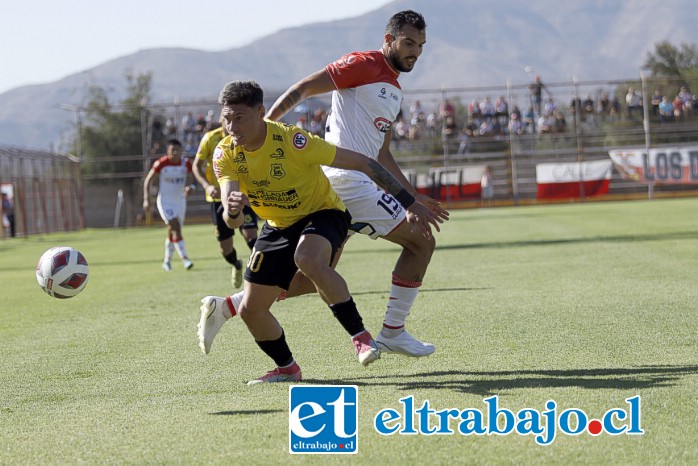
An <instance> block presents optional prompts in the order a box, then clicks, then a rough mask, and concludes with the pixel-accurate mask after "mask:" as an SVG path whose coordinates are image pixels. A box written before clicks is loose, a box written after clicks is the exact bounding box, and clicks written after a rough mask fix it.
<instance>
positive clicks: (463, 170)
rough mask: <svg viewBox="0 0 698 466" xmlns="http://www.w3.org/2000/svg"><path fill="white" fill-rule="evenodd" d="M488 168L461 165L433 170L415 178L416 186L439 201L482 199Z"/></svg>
mask: <svg viewBox="0 0 698 466" xmlns="http://www.w3.org/2000/svg"><path fill="white" fill-rule="evenodd" d="M486 167H487V166H486V165H460V166H453V167H440V168H431V169H429V173H428V174H419V175H416V176H415V184H414V186H415V188H416V189H417V192H419V193H421V194H426V195H428V196H431V197H433V198H434V199H436V200H439V201H445V200H450V201H458V200H473V199H480V196H481V184H480V183H481V179H482V174H483V173H484V172H485V168H486ZM408 179H410V178H408Z"/></svg>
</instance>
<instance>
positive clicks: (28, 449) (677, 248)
mask: <svg viewBox="0 0 698 466" xmlns="http://www.w3.org/2000/svg"><path fill="white" fill-rule="evenodd" d="M697 211H698V199H677V200H655V201H635V202H625V203H586V204H568V205H550V206H529V207H518V208H517V207H512V208H495V209H476V210H465V211H456V212H453V215H452V219H451V220H450V222H448V223H447V224H446V225H444V227H443V231H442V232H441V233H440V234H439V235H438V237H437V242H438V246H437V250H436V252H435V254H434V257H433V260H432V264H431V267H430V269H429V272H428V274H427V277H426V279H425V281H424V286H423V287H422V292H421V293H420V295H419V297H418V299H417V302H416V304H415V307H414V309H413V311H412V315H411V316H410V318H409V321H408V327H409V329H410V330H411V331H412V333H413V334H414V335H416V336H418V337H419V338H421V339H423V340H426V341H430V342H434V343H435V344H436V346H437V350H436V353H435V354H434V355H432V356H431V357H428V358H423V359H410V358H404V357H400V356H394V355H385V356H384V357H383V358H381V359H380V360H379V361H377V362H376V363H374V364H372V365H371V366H369V367H368V368H365V367H362V366H361V365H360V364H359V363H358V362H357V361H356V359H355V357H354V356H353V354H352V351H351V344H350V341H349V339H348V337H347V336H346V334H345V333H344V331H343V330H342V329H341V327H340V325H339V324H338V323H337V322H336V321H335V320H334V318H333V317H332V315H331V313H330V311H329V309H328V308H327V307H326V306H325V305H324V304H323V303H322V302H321V300H320V298H319V297H318V296H317V295H313V296H304V297H299V298H294V299H289V300H286V301H284V302H281V303H277V304H276V305H275V306H274V308H273V310H274V312H275V315H276V316H277V318H278V319H279V320H280V321H281V323H282V325H283V326H284V328H285V331H286V334H287V339H288V341H289V344H290V345H291V349H292V350H293V352H294V356H295V357H296V359H297V360H298V362H299V363H300V364H301V366H302V368H303V374H304V377H305V383H313V384H326V383H337V384H354V385H358V387H359V452H358V454H356V455H343V456H324V455H323V456H310V455H290V454H289V452H288V385H287V384H271V385H266V386H255V387H247V386H246V385H245V382H246V381H247V380H249V379H251V378H255V377H257V376H259V375H261V374H263V373H264V372H266V371H267V370H270V369H271V368H272V363H271V361H270V360H269V359H268V358H267V357H266V356H264V355H263V354H262V353H261V351H260V350H259V349H258V348H257V346H256V345H255V344H254V342H253V340H252V338H251V337H250V335H249V333H248V332H247V330H246V329H245V327H244V325H243V323H242V321H241V320H239V319H236V320H233V321H231V322H229V323H227V324H226V326H224V327H223V329H222V331H221V333H220V334H219V336H218V338H217V340H216V342H215V344H214V346H213V349H212V352H211V354H210V355H208V356H203V355H202V354H201V353H200V352H199V349H198V346H197V342H196V337H195V332H196V323H197V320H198V316H199V310H198V307H199V300H200V299H201V297H203V296H205V295H208V294H218V295H225V294H226V293H229V292H230V284H229V279H230V276H229V268H228V266H227V265H226V264H225V262H224V261H223V259H222V258H221V257H220V255H219V253H218V250H217V244H216V242H215V239H214V237H213V232H212V227H211V226H209V225H187V226H185V228H184V236H185V238H186V241H187V247H188V249H189V253H190V256H191V258H192V259H193V261H194V263H195V267H194V269H193V270H191V271H189V272H187V271H185V270H184V269H183V268H182V266H181V264H180V263H179V262H174V263H173V266H174V271H173V272H172V273H170V274H166V273H164V272H163V271H161V270H160V263H161V260H162V250H163V242H164V228H162V227H157V228H155V227H153V228H140V229H129V230H88V231H84V232H79V233H65V234H53V235H46V236H38V237H31V238H28V239H13V240H4V241H0V259H1V260H0V289H1V290H2V291H1V294H0V303H1V305H0V464H77V463H87V464H192V465H193V464H197V465H200V464H296V463H298V464H306V463H308V464H327V463H339V462H340V461H342V462H348V463H352V464H398V463H400V464H405V465H407V464H576V463H592V464H602V463H603V464H657V463H664V464H691V463H693V464H695V463H696V462H697V461H698V442H697V441H696V439H698V402H697V401H696V400H697V399H698V397H697V396H696V392H697V389H698V313H697V312H698V286H697V285H696V277H698V217H696V212H697ZM235 244H236V246H237V247H238V250H239V251H242V253H243V256H244V257H245V258H246V257H247V255H248V252H249V251H247V248H246V247H245V245H244V243H243V242H242V241H241V239H240V236H239V235H236V237H235ZM57 245H69V246H73V247H75V248H77V249H79V250H80V251H82V252H83V253H84V255H85V256H86V258H87V260H88V261H89V264H90V278H89V283H88V285H87V288H86V289H85V291H83V293H82V294H80V295H79V296H77V297H76V298H73V299H69V300H57V299H53V298H50V297H49V296H48V295H46V294H44V293H43V292H42V291H41V290H40V289H39V287H38V286H37V284H36V280H35V278H34V266H35V264H36V261H37V259H38V258H39V256H40V255H41V254H42V253H43V251H45V250H46V249H48V248H49V247H51V246H57ZM398 251H399V250H398V249H397V248H396V247H395V246H393V245H391V244H389V243H388V242H385V241H370V240H369V239H367V238H365V237H359V238H354V239H352V240H351V241H350V242H349V244H348V246H347V249H346V251H345V254H344V256H343V257H342V260H341V261H340V264H339V267H338V269H339V270H340V272H341V273H342V274H343V275H344V277H345V278H346V280H347V282H348V284H349V287H350V289H351V290H352V293H353V296H354V299H355V301H356V302H357V304H358V306H359V310H360V311H361V313H362V314H363V317H364V321H365V323H366V324H367V327H368V328H369V330H371V331H372V332H374V333H376V332H377V331H378V330H379V328H380V324H381V322H382V317H383V313H384V307H385V303H386V300H387V297H388V295H387V293H388V289H389V278H390V272H391V271H392V266H393V264H394V262H395V259H396V258H397V254H398ZM409 395H412V396H414V398H415V403H420V404H421V402H422V401H423V400H429V402H430V404H431V406H432V407H433V408H436V409H444V408H456V409H466V408H478V409H481V410H484V404H483V398H486V397H488V396H491V395H499V402H500V406H502V407H507V408H509V409H512V410H514V411H517V410H519V409H522V408H535V409H537V410H540V411H542V410H544V409H545V408H544V403H545V402H546V401H547V400H549V399H554V400H555V401H556V402H557V403H558V405H559V407H560V408H561V409H564V408H570V407H576V408H580V409H583V410H584V411H585V412H586V413H588V414H589V415H590V416H601V415H602V414H603V413H604V412H606V411H607V410H608V409H610V408H616V407H624V406H625V403H624V400H625V399H626V398H629V397H632V396H634V395H640V396H641V398H642V428H643V429H644V430H645V434H644V435H641V436H629V435H619V436H610V435H606V434H602V435H600V436H598V437H593V436H591V435H589V434H587V433H583V434H581V435H579V436H565V435H562V434H559V433H558V436H557V438H556V440H555V442H554V443H553V444H551V445H549V446H539V445H537V444H536V443H535V441H534V439H533V437H532V436H519V435H516V434H510V435H507V436H497V435H492V436H473V435H471V436H464V435H460V434H459V433H458V430H457V423H456V422H455V421H454V422H453V423H452V428H453V429H454V430H455V431H456V433H455V434H454V435H434V436H426V435H413V436H400V435H392V436H381V435H379V434H378V433H377V432H376V431H375V430H374V429H373V418H374V416H375V415H376V414H377V413H378V412H379V411H380V410H381V409H383V408H395V409H397V408H399V407H400V404H399V401H398V400H399V399H400V398H403V397H406V396H409Z"/></svg>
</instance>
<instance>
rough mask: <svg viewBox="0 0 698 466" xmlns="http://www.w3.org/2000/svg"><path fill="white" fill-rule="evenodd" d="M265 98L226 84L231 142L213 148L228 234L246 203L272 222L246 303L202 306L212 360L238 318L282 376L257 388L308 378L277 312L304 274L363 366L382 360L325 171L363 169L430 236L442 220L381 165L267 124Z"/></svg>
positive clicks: (249, 278)
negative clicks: (359, 304) (346, 267)
mask: <svg viewBox="0 0 698 466" xmlns="http://www.w3.org/2000/svg"><path fill="white" fill-rule="evenodd" d="M263 97H264V94H263V91H262V89H261V88H260V87H259V85H258V84H257V83H255V82H252V81H236V82H231V83H228V84H227V85H226V86H225V87H224V88H223V90H222V91H221V94H220V97H219V102H220V104H221V105H222V106H223V109H222V115H223V118H224V123H223V124H224V125H225V126H226V129H227V130H228V133H229V134H230V135H229V136H228V137H226V138H225V139H223V140H222V141H221V142H220V143H219V144H218V147H217V148H216V151H215V153H214V157H213V166H214V171H215V173H216V176H217V177H218V181H219V182H220V186H221V199H222V200H223V207H224V213H223V218H224V219H225V221H226V223H227V224H228V226H229V227H230V228H237V227H238V226H239V225H241V224H242V222H243V218H242V215H241V212H242V209H243V207H244V206H246V205H249V206H251V207H252V209H253V210H254V211H255V212H256V213H257V214H258V215H259V216H260V217H262V218H265V219H266V223H265V224H264V226H263V227H262V230H261V233H260V235H259V238H258V239H257V242H256V243H255V246H254V249H253V251H252V256H251V257H250V260H249V262H248V263H247V268H246V270H245V285H244V297H243V298H242V302H241V303H240V305H239V306H238V307H237V309H236V308H235V306H234V305H233V303H232V300H231V299H230V297H228V298H219V297H215V296H207V297H205V298H204V299H202V306H201V319H200V321H199V326H198V337H199V346H200V347H201V350H202V351H203V352H204V353H206V354H208V352H209V351H210V349H211V344H212V343H213V339H214V338H215V336H216V334H217V333H218V331H219V330H220V328H221V326H222V325H223V324H224V323H225V322H226V320H228V319H230V318H232V317H233V316H235V315H237V314H239V315H240V317H241V318H242V320H243V321H244V322H245V324H246V325H247V328H248V329H249V331H250V333H251V334H252V336H253V337H254V338H255V341H256V342H257V344H258V345H259V347H260V348H261V349H262V351H263V352H264V353H266V354H267V355H268V356H269V357H270V358H271V359H273V360H274V363H275V364H276V368H275V369H274V370H272V371H270V372H268V373H267V374H266V375H264V376H262V377H260V378H258V379H255V380H252V381H250V382H249V384H250V385H252V384H257V383H264V382H283V381H299V380H301V369H300V367H299V366H298V364H297V363H296V361H295V360H294V359H293V356H292V354H291V350H290V348H289V347H288V344H287V343H286V339H285V335H284V331H283V329H282V328H281V325H280V324H279V322H278V321H277V320H276V318H275V317H274V316H273V315H272V314H271V312H270V308H271V306H272V304H273V303H274V301H275V300H276V298H277V296H278V294H279V291H280V290H282V289H287V288H288V285H289V284H290V282H291V280H292V278H293V276H294V275H295V273H296V271H297V270H301V271H302V272H303V273H304V274H305V275H306V276H307V277H308V278H309V279H310V280H311V281H312V282H313V283H314V284H315V286H316V288H317V290H318V292H319V294H320V296H321V297H322V299H323V300H324V301H325V302H326V303H327V305H328V306H329V307H330V309H331V311H332V313H333V314H334V316H335V317H336V318H337V320H338V321H339V323H340V324H341V325H342V326H343V327H344V329H345V330H346V331H347V333H349V335H351V338H352V342H353V344H354V347H355V350H356V355H357V356H358V359H359V362H360V363H361V364H363V365H368V364H370V363H371V362H373V361H375V360H376V359H378V358H379V357H380V350H379V349H378V347H377V346H376V343H375V341H374V340H373V337H372V336H371V334H370V333H369V332H368V331H367V330H366V329H365V328H364V325H363V321H362V319H361V315H360V314H359V312H358V310H357V309H356V304H354V301H353V299H352V298H351V294H350V293H349V290H348V288H347V284H346V282H345V281H344V279H343V278H342V277H341V276H340V275H339V273H337V272H336V271H335V270H334V269H333V268H332V261H333V257H334V255H335V254H336V252H337V250H338V249H339V248H340V247H341V246H342V244H343V243H344V241H345V239H346V236H347V231H348V228H349V224H350V222H351V216H350V214H349V213H348V212H347V210H346V208H345V206H344V203H343V202H342V201H341V199H340V198H339V196H337V194H336V193H335V192H334V190H333V189H332V188H331V187H330V184H329V181H328V179H327V177H325V175H324V174H323V172H322V169H321V168H320V166H321V165H330V166H333V167H337V168H345V169H350V170H359V171H361V172H363V173H366V174H367V175H368V176H369V177H370V178H371V179H372V180H373V181H374V182H376V183H377V184H378V185H379V186H381V187H382V188H383V189H385V190H386V191H387V192H389V193H390V194H392V195H393V196H394V197H395V199H396V202H399V203H400V204H401V205H402V207H404V208H405V209H406V210H407V212H408V221H409V222H410V223H413V224H414V227H415V228H418V229H419V230H420V231H422V232H423V234H424V235H431V226H432V225H433V226H434V227H435V228H436V229H437V230H438V229H439V223H441V222H442V221H443V218H441V217H439V215H438V214H437V213H435V212H434V211H432V210H430V209H428V208H427V207H425V206H424V205H422V204H421V203H419V202H416V201H415V198H414V197H413V196H412V195H410V194H409V193H408V192H407V191H406V190H405V189H404V188H403V187H402V186H401V185H400V183H399V182H398V181H397V180H396V179H395V178H394V177H393V176H392V175H391V174H390V173H389V172H388V171H387V170H386V169H385V168H383V166H382V165H380V163H378V162H377V161H376V160H372V159H370V158H368V157H366V156H364V155H362V154H359V153H357V152H354V151H351V150H349V149H342V148H339V147H336V146H334V145H332V144H330V143H328V142H326V141H324V140H322V139H320V138H318V137H315V136H311V135H310V134H309V133H307V132H305V131H303V130H301V129H299V128H296V127H293V126H289V125H285V124H282V123H277V122H272V121H266V120H264V112H265V109H264V105H263Z"/></svg>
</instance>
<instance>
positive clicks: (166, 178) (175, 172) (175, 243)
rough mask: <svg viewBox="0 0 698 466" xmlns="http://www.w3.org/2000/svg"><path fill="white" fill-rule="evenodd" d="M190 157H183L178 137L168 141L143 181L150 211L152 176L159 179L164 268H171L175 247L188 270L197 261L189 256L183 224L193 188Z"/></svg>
mask: <svg viewBox="0 0 698 466" xmlns="http://www.w3.org/2000/svg"><path fill="white" fill-rule="evenodd" d="M191 173H192V165H191V161H189V160H187V159H185V158H182V143H181V142H179V141H178V140H177V139H170V140H169V141H167V155H164V156H162V157H160V158H159V159H158V160H156V161H155V163H153V167H152V168H151V169H150V171H149V172H148V174H147V175H146V177H145V181H144V182H143V209H144V210H145V211H146V212H149V211H150V187H151V185H152V183H153V180H155V179H159V185H160V187H159V190H158V197H157V206H158V212H160V217H162V220H163V221H164V222H165V224H167V238H166V239H165V260H164V261H163V262H162V269H163V270H164V271H165V272H171V271H172V264H171V260H172V250H173V249H176V250H177V254H178V255H179V257H180V258H181V259H182V264H183V265H184V268H185V269H187V270H189V269H191V268H192V267H193V266H194V264H193V263H192V261H190V260H189V257H187V248H186V246H185V244H184V238H182V225H184V217H185V215H186V212H187V194H189V191H190V190H191V185H190V184H189V183H190V182H191V181H193V180H191V179H190V178H191Z"/></svg>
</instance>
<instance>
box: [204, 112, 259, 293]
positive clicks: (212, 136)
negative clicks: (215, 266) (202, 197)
mask: <svg viewBox="0 0 698 466" xmlns="http://www.w3.org/2000/svg"><path fill="white" fill-rule="evenodd" d="M221 120H222V119H221ZM221 122H222V121H221ZM227 135H228V133H227V132H226V130H225V126H221V127H219V128H216V129H214V130H212V131H209V132H207V133H206V134H204V137H203V138H202V139H201V143H200V144H199V149H198V151H197V152H196V158H195V159H194V167H193V169H194V170H193V171H194V176H195V177H196V180H197V181H198V182H199V184H200V185H201V186H203V188H204V190H205V191H206V200H207V201H208V202H210V203H211V221H212V222H213V225H214V226H215V233H216V239H217V240H218V244H219V246H220V251H221V254H222V255H223V258H224V259H225V260H226V262H228V263H229V264H230V265H232V266H233V270H232V284H233V287H234V288H240V286H242V273H243V271H242V262H241V261H240V259H238V255H237V251H236V250H235V246H234V245H233V235H234V234H235V230H234V229H232V228H228V225H226V223H225V221H224V220H223V204H222V203H221V194H220V186H219V185H218V180H217V179H216V175H215V174H214V173H213V151H214V150H215V148H216V146H217V145H218V143H219V142H220V141H221V139H223V138H224V137H226V136H227ZM243 215H244V219H245V221H244V222H243V223H242V225H241V226H240V233H241V234H242V236H243V237H244V238H245V241H246V242H247V246H249V248H250V250H252V248H253V247H254V243H255V241H257V215H256V214H255V213H254V211H253V210H252V209H250V208H249V207H247V206H246V207H245V208H244V209H243Z"/></svg>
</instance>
